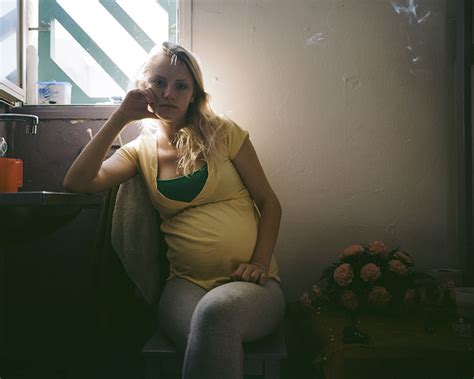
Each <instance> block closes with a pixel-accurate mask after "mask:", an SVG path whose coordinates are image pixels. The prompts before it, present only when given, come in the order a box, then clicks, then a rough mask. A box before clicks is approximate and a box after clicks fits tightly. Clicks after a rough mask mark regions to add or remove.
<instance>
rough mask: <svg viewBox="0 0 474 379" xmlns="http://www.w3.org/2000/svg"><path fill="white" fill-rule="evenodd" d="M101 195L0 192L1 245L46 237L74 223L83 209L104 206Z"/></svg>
mask: <svg viewBox="0 0 474 379" xmlns="http://www.w3.org/2000/svg"><path fill="white" fill-rule="evenodd" d="M102 201H103V196H102V195H100V194H78V193H69V192H48V191H32V192H28V191H25V192H8V193H0V246H9V245H13V244H16V243H20V242H23V241H27V240H32V239H35V238H38V237H40V236H44V235H47V234H49V233H52V232H53V231H55V230H57V229H59V228H60V227H61V226H63V225H65V224H67V223H68V222H70V221H71V220H73V219H74V218H75V217H76V216H77V215H78V214H79V213H80V212H81V210H82V209H83V208H94V207H98V206H100V205H101V204H102Z"/></svg>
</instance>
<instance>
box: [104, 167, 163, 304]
mask: <svg viewBox="0 0 474 379" xmlns="http://www.w3.org/2000/svg"><path fill="white" fill-rule="evenodd" d="M158 233H159V224H158V216H157V211H156V210H155V208H154V207H153V205H152V203H151V200H150V198H149V196H148V191H147V189H146V187H145V183H144V182H143V179H142V178H141V176H140V175H136V176H135V177H133V178H132V179H130V180H128V181H127V182H125V183H122V184H121V185H120V187H119V189H118V192H117V198H116V200H115V207H114V211H113V214H112V231H111V243H112V247H113V248H114V250H115V251H116V252H117V254H118V256H119V257H120V260H121V261H122V264H123V266H124V268H125V271H126V272H127V274H128V275H129V277H130V279H131V280H132V281H133V282H134V283H135V285H136V286H137V288H138V289H139V290H140V292H141V294H142V296H143V297H144V299H145V300H146V301H147V303H149V304H155V303H156V302H157V301H158V293H159V292H158V291H159V282H160V277H159V276H160V272H159V267H158V264H159V263H158V236H157V234H158Z"/></svg>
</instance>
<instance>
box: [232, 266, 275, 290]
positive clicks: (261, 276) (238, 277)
mask: <svg viewBox="0 0 474 379" xmlns="http://www.w3.org/2000/svg"><path fill="white" fill-rule="evenodd" d="M230 278H231V279H232V280H234V281H243V282H252V283H257V284H261V285H264V284H265V283H266V281H267V279H268V274H267V270H266V269H264V268H263V267H261V266H260V265H256V264H254V263H241V264H240V265H239V267H238V268H237V270H235V271H234V272H233V273H232V274H231V275H230Z"/></svg>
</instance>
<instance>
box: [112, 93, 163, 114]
mask: <svg viewBox="0 0 474 379" xmlns="http://www.w3.org/2000/svg"><path fill="white" fill-rule="evenodd" d="M154 102H155V95H154V94H153V92H152V90H151V89H145V90H141V89H133V90H131V91H129V92H128V93H127V94H126V95H125V98H124V99H123V101H122V103H121V104H120V106H119V108H118V109H117V111H116V112H117V113H119V114H121V116H122V117H123V118H124V120H125V121H126V122H130V121H136V120H142V119H144V118H155V119H156V118H158V117H157V116H156V115H155V114H154V113H153V112H151V108H150V105H151V104H153V103H154Z"/></svg>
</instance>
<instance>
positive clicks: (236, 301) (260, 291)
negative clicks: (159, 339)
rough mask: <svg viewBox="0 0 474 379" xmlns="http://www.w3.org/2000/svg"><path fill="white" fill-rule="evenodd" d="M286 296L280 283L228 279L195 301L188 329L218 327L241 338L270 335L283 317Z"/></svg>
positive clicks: (249, 338) (204, 331) (244, 339)
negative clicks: (262, 283)
mask: <svg viewBox="0 0 474 379" xmlns="http://www.w3.org/2000/svg"><path fill="white" fill-rule="evenodd" d="M284 312H285V298H284V295H283V293H282V291H281V288H280V285H279V283H278V282H276V281H275V280H273V279H269V280H268V281H267V283H265V285H264V286H262V285H260V284H255V283H250V282H243V281H242V282H241V281H238V282H230V283H226V284H222V285H220V286H218V287H216V288H213V289H212V290H210V291H209V292H207V293H206V294H205V295H204V296H203V297H202V298H201V299H200V300H199V302H198V303H197V306H196V309H195V311H194V314H193V316H192V321H191V328H192V329H193V332H195V331H197V330H194V328H197V329H202V332H203V333H206V332H208V331H210V330H216V329H219V328H222V329H227V330H228V331H231V330H232V331H233V333H236V334H237V335H239V336H240V337H241V338H242V341H252V340H255V339H258V338H260V337H263V336H265V335H267V334H269V333H270V332H271V331H272V330H273V329H274V328H275V327H276V326H277V325H278V324H279V322H280V321H281V320H282V319H283V316H284Z"/></svg>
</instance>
